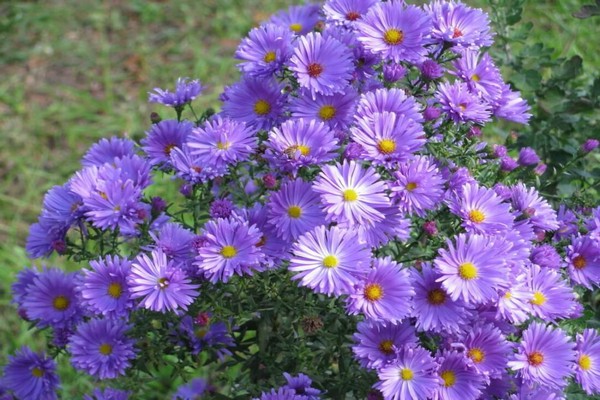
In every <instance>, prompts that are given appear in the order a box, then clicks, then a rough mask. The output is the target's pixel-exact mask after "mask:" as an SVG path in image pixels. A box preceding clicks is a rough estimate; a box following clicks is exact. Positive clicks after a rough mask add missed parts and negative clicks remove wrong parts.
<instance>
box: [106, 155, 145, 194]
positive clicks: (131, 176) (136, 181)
mask: <svg viewBox="0 0 600 400" xmlns="http://www.w3.org/2000/svg"><path fill="white" fill-rule="evenodd" d="M151 169H152V166H151V165H150V163H149V162H148V161H147V160H146V159H145V158H142V157H140V156H138V155H137V154H134V155H133V156H129V157H122V158H119V159H116V160H115V161H114V162H112V163H110V164H104V165H103V166H102V167H100V169H99V170H98V179H100V180H102V181H105V182H112V181H123V182H124V181H127V180H130V181H131V182H132V183H133V185H134V186H135V187H137V188H139V189H144V188H146V187H148V186H149V185H150V184H151V183H152V177H151V176H150V170H151ZM101 186H102V185H100V188H101ZM97 187H98V186H97Z"/></svg>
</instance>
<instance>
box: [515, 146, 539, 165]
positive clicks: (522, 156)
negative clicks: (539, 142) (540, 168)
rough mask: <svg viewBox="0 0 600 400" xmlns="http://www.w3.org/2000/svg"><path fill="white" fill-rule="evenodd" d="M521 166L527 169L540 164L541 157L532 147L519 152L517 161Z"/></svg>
mask: <svg viewBox="0 0 600 400" xmlns="http://www.w3.org/2000/svg"><path fill="white" fill-rule="evenodd" d="M517 162H518V163H519V165H521V166H523V167H526V166H529V165H536V164H537V163H539V162H540V157H538V155H537V153H536V152H535V150H534V149H532V148H531V147H523V148H522V149H521V150H520V151H519V159H518V160H517Z"/></svg>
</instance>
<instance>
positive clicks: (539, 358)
mask: <svg viewBox="0 0 600 400" xmlns="http://www.w3.org/2000/svg"><path fill="white" fill-rule="evenodd" d="M527 361H529V365H532V366H534V367H537V366H538V365H540V364H541V363H543V362H544V355H543V354H542V353H540V352H539V351H534V352H533V353H530V354H529V355H528V356H527Z"/></svg>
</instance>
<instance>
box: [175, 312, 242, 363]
mask: <svg viewBox="0 0 600 400" xmlns="http://www.w3.org/2000/svg"><path fill="white" fill-rule="evenodd" d="M178 329H179V333H180V334H181V335H183V337H184V339H185V340H186V343H187V344H188V345H189V347H190V350H191V353H192V354H199V353H200V352H201V351H204V350H210V351H213V352H215V353H216V355H217V356H218V357H219V358H221V359H222V358H223V357H225V356H227V355H231V352H230V351H229V350H228V347H233V346H234V345H235V341H234V340H233V338H232V337H231V334H230V333H229V329H228V328H227V324H225V323H224V322H222V321H213V320H212V314H211V313H207V312H202V313H199V314H198V316H197V317H196V318H192V317H191V316H189V315H186V316H184V317H183V318H182V319H181V322H180V323H179V328H178Z"/></svg>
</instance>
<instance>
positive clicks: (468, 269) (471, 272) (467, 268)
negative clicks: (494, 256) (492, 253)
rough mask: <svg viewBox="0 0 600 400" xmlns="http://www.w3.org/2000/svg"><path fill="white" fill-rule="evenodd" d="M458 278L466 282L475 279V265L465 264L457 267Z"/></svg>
mask: <svg viewBox="0 0 600 400" xmlns="http://www.w3.org/2000/svg"><path fill="white" fill-rule="evenodd" d="M458 276H460V277H461V278H462V279H464V280H466V281H470V280H471V279H475V278H477V267H476V266H475V264H473V263H470V262H466V263H462V264H460V265H459V266H458Z"/></svg>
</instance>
